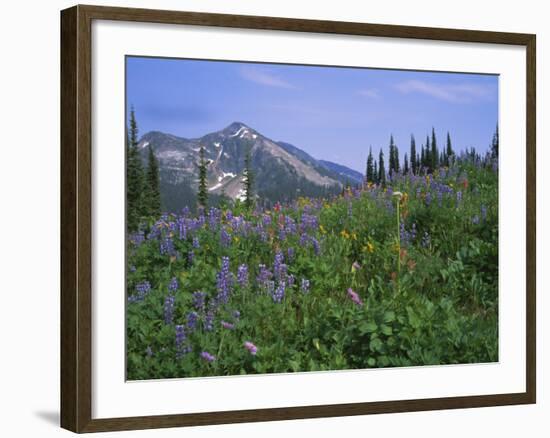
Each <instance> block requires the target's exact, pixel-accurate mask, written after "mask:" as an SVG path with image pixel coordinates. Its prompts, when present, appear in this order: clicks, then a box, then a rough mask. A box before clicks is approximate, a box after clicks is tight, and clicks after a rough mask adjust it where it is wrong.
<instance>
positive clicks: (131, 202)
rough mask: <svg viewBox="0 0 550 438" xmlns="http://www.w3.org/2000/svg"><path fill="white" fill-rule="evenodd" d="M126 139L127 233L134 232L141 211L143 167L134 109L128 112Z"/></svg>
mask: <svg viewBox="0 0 550 438" xmlns="http://www.w3.org/2000/svg"><path fill="white" fill-rule="evenodd" d="M126 139H127V145H126V222H127V223H126V225H127V228H128V231H136V230H137V229H138V227H139V222H140V220H141V216H142V210H143V165H142V163H141V156H140V154H139V150H138V126H137V121H136V115H135V111H134V107H132V108H131V110H130V128H129V135H127V137H126Z"/></svg>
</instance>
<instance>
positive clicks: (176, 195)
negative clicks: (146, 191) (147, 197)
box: [138, 122, 344, 211]
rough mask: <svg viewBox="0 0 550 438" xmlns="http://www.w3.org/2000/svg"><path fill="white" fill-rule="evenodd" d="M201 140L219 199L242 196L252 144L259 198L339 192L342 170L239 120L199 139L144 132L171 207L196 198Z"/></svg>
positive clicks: (165, 199)
mask: <svg viewBox="0 0 550 438" xmlns="http://www.w3.org/2000/svg"><path fill="white" fill-rule="evenodd" d="M201 146H202V147H204V149H205V158H206V160H207V161H208V175H209V180H208V191H209V194H210V197H211V198H212V199H213V200H214V201H215V200H217V199H219V197H220V196H222V195H223V196H228V197H230V198H232V199H242V197H243V194H244V193H243V189H242V179H243V170H244V158H245V155H246V152H247V150H250V153H251V158H252V170H253V171H254V174H255V186H254V191H255V194H256V195H257V198H258V202H260V203H262V204H265V205H266V206H268V205H271V204H273V203H274V202H276V201H286V200H291V199H294V198H296V197H297V196H302V195H303V196H323V195H328V194H332V193H337V192H338V191H339V190H340V189H341V187H342V183H343V181H344V180H343V179H342V176H341V175H340V174H338V173H337V172H334V171H332V170H331V169H329V168H327V167H326V166H324V165H322V164H321V163H320V162H319V161H317V160H315V159H314V158H313V157H311V156H310V155H308V154H307V153H305V152H304V151H302V150H301V149H299V148H297V147H295V146H292V145H290V144H288V143H283V142H275V141H273V140H271V139H269V138H267V137H265V136H263V135H261V134H260V133H259V132H257V131H255V130H254V129H252V128H250V127H248V126H246V125H245V124H243V123H240V122H234V123H232V124H230V125H229V126H228V127H226V128H225V129H222V130H220V131H217V132H213V133H210V134H207V135H205V136H203V137H201V138H196V139H187V138H183V137H177V136H174V135H171V134H165V133H161V132H158V131H152V132H149V133H147V134H145V135H144V136H143V137H142V138H141V140H140V142H139V146H138V147H139V148H140V151H141V153H142V156H143V159H144V160H145V159H146V156H147V153H148V148H149V147H153V148H154V152H155V155H156V156H157V158H158V160H159V167H160V179H161V197H162V200H163V205H164V207H165V208H166V209H167V210H169V211H176V210H179V209H181V208H183V207H184V206H186V205H188V206H192V205H194V204H195V202H196V199H195V197H196V186H197V178H198V167H197V164H198V161H199V151H200V148H201Z"/></svg>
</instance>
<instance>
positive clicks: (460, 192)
mask: <svg viewBox="0 0 550 438" xmlns="http://www.w3.org/2000/svg"><path fill="white" fill-rule="evenodd" d="M460 201H462V191H461V190H459V191H458V192H456V202H457V203H460Z"/></svg>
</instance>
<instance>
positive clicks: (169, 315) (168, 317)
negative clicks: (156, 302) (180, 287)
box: [164, 295, 176, 325]
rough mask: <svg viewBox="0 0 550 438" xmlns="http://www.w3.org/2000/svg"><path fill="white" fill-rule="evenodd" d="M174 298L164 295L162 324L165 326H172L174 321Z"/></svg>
mask: <svg viewBox="0 0 550 438" xmlns="http://www.w3.org/2000/svg"><path fill="white" fill-rule="evenodd" d="M175 302H176V298H175V297H174V295H166V298H165V299H164V323H165V324H166V325H170V324H172V322H173V321H174V304H175Z"/></svg>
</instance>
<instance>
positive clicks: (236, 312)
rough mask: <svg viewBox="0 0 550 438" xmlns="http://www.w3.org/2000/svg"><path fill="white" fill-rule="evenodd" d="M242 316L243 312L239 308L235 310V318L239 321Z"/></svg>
mask: <svg viewBox="0 0 550 438" xmlns="http://www.w3.org/2000/svg"><path fill="white" fill-rule="evenodd" d="M240 317H241V312H239V311H238V310H235V311H234V312H233V318H235V319H236V320H237V321H238V320H239V319H240Z"/></svg>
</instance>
